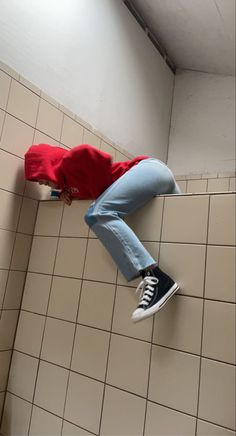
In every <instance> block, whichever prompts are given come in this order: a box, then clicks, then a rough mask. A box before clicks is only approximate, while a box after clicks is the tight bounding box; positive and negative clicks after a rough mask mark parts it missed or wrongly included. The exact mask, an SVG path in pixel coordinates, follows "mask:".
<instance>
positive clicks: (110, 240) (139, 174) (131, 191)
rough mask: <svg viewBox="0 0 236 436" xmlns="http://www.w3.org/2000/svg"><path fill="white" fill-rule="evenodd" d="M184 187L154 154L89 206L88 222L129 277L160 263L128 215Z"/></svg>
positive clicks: (132, 277)
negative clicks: (141, 239)
mask: <svg viewBox="0 0 236 436" xmlns="http://www.w3.org/2000/svg"><path fill="white" fill-rule="evenodd" d="M180 192H181V191H180V189H179V187H178V185H177V183H176V182H175V179H174V176H173V174H172V172H171V171H170V169H169V168H168V167H167V166H166V165H165V164H164V163H163V162H161V161H159V160H158V159H154V158H149V159H144V160H142V161H141V162H139V163H138V164H137V165H135V166H133V167H132V168H131V169H130V170H129V171H127V172H126V173H125V174H124V175H123V176H121V177H120V178H119V179H117V180H116V181H115V182H114V183H113V184H112V185H111V186H109V187H108V188H107V189H106V190H105V191H104V192H103V193H102V194H101V195H100V196H99V197H98V198H97V199H96V200H95V201H94V202H93V203H92V204H91V205H90V207H89V208H88V210H87V212H86V215H85V217H84V219H85V222H86V223H87V224H88V226H89V227H90V228H91V229H92V230H93V232H94V233H95V235H96V236H97V237H98V239H99V240H100V241H101V243H102V244H103V245H104V247H105V248H106V249H107V251H108V252H109V253H110V255H111V257H112V258H113V260H114V262H115V263H116V265H117V267H118V269H119V270H120V271H121V273H122V274H123V275H124V277H125V278H126V280H127V281H131V280H133V279H134V278H136V277H138V276H139V275H140V271H141V270H142V269H145V268H147V267H148V266H150V265H152V264H153V263H156V261H155V259H153V258H152V256H151V255H150V254H149V253H148V251H147V250H146V248H145V247H144V246H143V245H142V243H141V242H140V240H139V239H138V238H137V236H136V235H135V233H134V232H133V231H132V230H131V229H130V227H129V226H128V225H127V224H126V223H125V222H124V217H125V216H126V215H128V214H130V213H133V212H134V211H136V210H137V209H139V208H140V207H141V206H144V205H145V204H146V203H147V202H148V201H149V200H150V199H151V198H153V197H155V196H156V195H158V194H159V195H160V194H179V193H180Z"/></svg>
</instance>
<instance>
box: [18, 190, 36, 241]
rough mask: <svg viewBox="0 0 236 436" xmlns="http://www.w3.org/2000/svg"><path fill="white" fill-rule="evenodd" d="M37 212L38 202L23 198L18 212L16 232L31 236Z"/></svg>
mask: <svg viewBox="0 0 236 436" xmlns="http://www.w3.org/2000/svg"><path fill="white" fill-rule="evenodd" d="M37 211H38V201H36V200H31V199H30V198H26V197H24V198H23V203H22V208H21V211H20V220H19V224H18V232H22V233H29V234H30V235H32V234H33V232H34V225H35V220H36V214H37Z"/></svg>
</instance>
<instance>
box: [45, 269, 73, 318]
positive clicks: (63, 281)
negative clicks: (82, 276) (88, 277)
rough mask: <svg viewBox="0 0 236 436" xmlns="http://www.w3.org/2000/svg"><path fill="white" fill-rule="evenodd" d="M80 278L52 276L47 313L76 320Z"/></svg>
mask: <svg viewBox="0 0 236 436" xmlns="http://www.w3.org/2000/svg"><path fill="white" fill-rule="evenodd" d="M80 288H81V280H78V279H68V278H64V277H53V281H52V289H51V294H50V300H49V306H48V315H49V316H53V317H55V318H62V319H64V320H67V321H73V322H75V321H76V316H77V310H78V303H79V297H80Z"/></svg>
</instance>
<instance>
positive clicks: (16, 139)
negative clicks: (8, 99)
mask: <svg viewBox="0 0 236 436" xmlns="http://www.w3.org/2000/svg"><path fill="white" fill-rule="evenodd" d="M33 136H34V129H33V128H32V127H30V126H28V125H27V124H25V123H24V122H22V121H20V120H18V119H17V118H15V117H12V116H11V115H8V114H6V118H5V122H4V126H3V131H2V138H1V141H0V147H1V148H3V149H4V150H6V151H9V152H10V153H13V154H16V155H17V156H19V157H24V154H25V153H26V151H27V149H28V148H29V147H30V146H31V145H32V143H33Z"/></svg>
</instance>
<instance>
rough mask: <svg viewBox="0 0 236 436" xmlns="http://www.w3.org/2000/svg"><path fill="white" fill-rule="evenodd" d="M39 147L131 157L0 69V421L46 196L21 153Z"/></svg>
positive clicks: (76, 118) (121, 158)
mask: <svg viewBox="0 0 236 436" xmlns="http://www.w3.org/2000/svg"><path fill="white" fill-rule="evenodd" d="M40 142H46V143H49V144H52V145H60V146H62V147H68V148H69V147H71V146H73V145H77V144H80V143H81V142H88V143H90V144H92V145H94V146H96V147H98V148H101V149H102V150H104V151H107V152H109V153H110V154H112V156H113V158H114V160H117V161H121V160H127V159H129V157H130V155H129V154H128V153H124V151H123V150H122V149H121V148H120V147H118V146H115V145H114V144H113V143H111V142H109V140H108V139H107V138H105V137H103V136H102V135H101V134H99V133H97V134H95V133H94V132H92V131H91V128H90V126H89V125H88V124H87V123H84V122H83V121H82V120H80V119H79V118H78V117H76V116H75V115H74V114H72V113H70V112H69V111H68V110H67V109H66V108H64V107H63V106H61V105H60V104H59V103H57V102H55V101H54V100H52V99H51V98H50V97H48V96H47V95H46V94H45V93H44V92H43V91H41V90H39V89H38V88H36V87H35V86H34V85H32V84H31V83H29V82H27V81H26V80H25V79H24V78H23V77H21V76H20V75H19V74H18V73H16V72H15V71H13V70H12V69H10V68H9V67H7V66H6V65H4V64H2V63H0V419H1V412H2V406H3V402H4V396H5V395H4V394H5V388H6V382H7V377H8V371H9V364H10V360H11V351H12V345H13V341H14V336H15V331H16V325H17V320H18V313H19V308H20V305H21V299H22V291H23V287H24V281H25V274H26V270H27V265H28V258H29V253H30V249H31V243H32V234H33V230H34V224H35V217H36V213H37V208H38V200H39V199H42V198H48V197H49V192H50V190H49V189H48V188H47V187H44V188H42V187H39V186H37V185H36V184H35V183H30V182H27V183H25V180H24V174H23V156H24V153H25V152H26V150H27V148H28V147H29V146H30V145H31V144H32V143H36V144H37V143H40Z"/></svg>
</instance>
